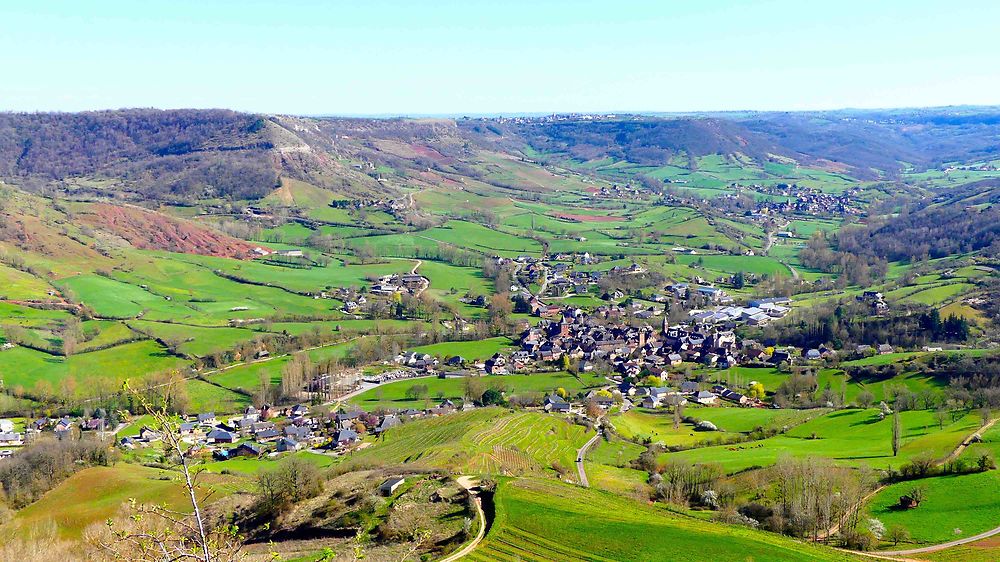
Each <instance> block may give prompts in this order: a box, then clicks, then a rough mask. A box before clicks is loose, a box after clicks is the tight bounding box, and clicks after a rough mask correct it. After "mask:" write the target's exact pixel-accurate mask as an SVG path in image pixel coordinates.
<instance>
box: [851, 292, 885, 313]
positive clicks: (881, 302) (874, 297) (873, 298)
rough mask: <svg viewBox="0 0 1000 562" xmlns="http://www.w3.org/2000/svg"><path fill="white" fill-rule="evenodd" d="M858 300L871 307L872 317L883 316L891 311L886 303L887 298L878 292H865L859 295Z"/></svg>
mask: <svg viewBox="0 0 1000 562" xmlns="http://www.w3.org/2000/svg"><path fill="white" fill-rule="evenodd" d="M857 299H858V301H860V302H863V303H865V304H867V305H868V306H869V307H870V309H871V313H872V316H881V315H882V314H883V313H885V312H886V311H887V310H889V304H888V303H886V302H885V297H884V296H883V295H882V293H880V292H878V291H865V292H864V293H862V294H860V295H858V297H857Z"/></svg>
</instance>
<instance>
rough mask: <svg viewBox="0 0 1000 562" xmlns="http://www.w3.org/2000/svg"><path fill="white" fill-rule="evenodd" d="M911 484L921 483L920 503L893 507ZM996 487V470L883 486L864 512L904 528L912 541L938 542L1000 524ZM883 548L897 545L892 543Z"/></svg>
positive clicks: (998, 479) (998, 478)
mask: <svg viewBox="0 0 1000 562" xmlns="http://www.w3.org/2000/svg"><path fill="white" fill-rule="evenodd" d="M914 486H921V487H923V488H924V491H925V498H924V500H923V501H922V502H921V503H920V506H919V507H917V508H914V509H907V510H900V509H895V506H896V505H898V503H899V497H900V496H902V495H904V494H906V493H908V492H909V491H910V490H911V489H912V488H913V487H914ZM998 489H1000V473H998V472H997V471H996V470H991V471H988V472H982V473H978V474H965V475H961V476H955V475H948V476H935V477H932V478H924V479H921V480H916V481H911V482H900V483H898V484H893V485H891V486H888V487H886V488H885V489H884V490H882V491H880V492H879V493H878V494H877V495H876V496H875V497H873V498H872V499H871V501H870V502H869V503H868V505H867V506H866V511H867V514H868V515H869V516H870V517H874V518H876V519H878V520H880V521H882V523H884V524H885V526H886V527H887V528H888V527H890V526H892V525H901V526H902V527H904V528H905V529H906V530H907V531H909V533H910V536H911V538H912V542H913V543H915V544H918V545H924V544H937V543H943V542H948V541H952V540H955V539H961V538H964V537H970V536H973V535H977V534H979V533H981V532H983V531H986V530H989V529H992V528H994V527H996V526H997V525H998V524H1000V496H998V495H997V490H998ZM885 547H886V548H892V549H895V548H897V547H893V546H892V545H891V544H890V545H885ZM898 548H905V547H902V546H900V547H898Z"/></svg>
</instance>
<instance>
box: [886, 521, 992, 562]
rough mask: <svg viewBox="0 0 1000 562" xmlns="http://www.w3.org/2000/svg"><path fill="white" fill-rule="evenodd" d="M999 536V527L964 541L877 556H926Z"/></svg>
mask: <svg viewBox="0 0 1000 562" xmlns="http://www.w3.org/2000/svg"><path fill="white" fill-rule="evenodd" d="M998 534H1000V527H996V528H993V529H990V530H989V531H986V532H984V533H979V534H978V535H973V536H971V537H965V538H964V539H956V540H953V541H951V542H946V543H941V544H935V545H932V546H925V547H923V548H910V549H907V550H884V551H879V552H877V554H881V555H884V556H908V555H910V554H926V553H928V552H937V551H939V550H944V549H946V548H951V547H953V546H961V545H963V544H968V543H970V542H976V541H978V540H982V539H987V538H989V537H992V536H994V535H998Z"/></svg>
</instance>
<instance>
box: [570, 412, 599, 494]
mask: <svg viewBox="0 0 1000 562" xmlns="http://www.w3.org/2000/svg"><path fill="white" fill-rule="evenodd" d="M600 438H601V426H600V425H598V426H597V434H596V435H594V436H593V437H591V438H590V440H589V441H587V442H586V443H584V444H583V447H580V449H579V450H578V451H577V452H576V472H577V474H578V475H579V477H580V485H581V486H583V487H584V488H589V487H590V481H589V480H587V471H586V470H584V468H583V461H584V460H585V459H586V457H587V450H588V449H590V448H591V447H593V446H594V443H596V442H597V440H598V439H600Z"/></svg>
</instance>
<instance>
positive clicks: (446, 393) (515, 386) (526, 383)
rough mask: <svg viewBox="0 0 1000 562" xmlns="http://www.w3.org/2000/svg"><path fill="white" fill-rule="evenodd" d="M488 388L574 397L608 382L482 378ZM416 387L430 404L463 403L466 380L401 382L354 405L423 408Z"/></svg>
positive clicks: (565, 377)
mask: <svg viewBox="0 0 1000 562" xmlns="http://www.w3.org/2000/svg"><path fill="white" fill-rule="evenodd" d="M482 382H483V383H484V384H485V385H486V387H487V388H497V389H499V390H503V391H506V392H507V394H508V395H513V394H545V393H549V392H552V391H554V390H555V389H557V388H563V389H565V390H566V391H567V392H569V393H570V394H576V393H578V392H582V391H585V390H588V389H592V388H597V387H601V386H604V385H605V384H606V383H607V381H606V380H605V379H604V378H603V377H600V376H597V375H591V374H582V375H580V377H579V378H577V377H574V376H573V375H571V374H569V373H537V374H532V375H491V376H487V377H483V378H482ZM414 385H421V386H426V387H427V401H429V402H430V403H436V402H440V401H441V400H443V399H450V400H452V401H461V400H462V398H463V394H464V385H465V383H464V381H463V380H462V378H461V377H449V378H444V379H441V378H437V377H424V378H420V379H418V380H401V381H396V382H391V383H388V384H383V385H381V386H379V387H377V388H373V389H371V390H367V391H365V392H364V393H362V394H359V395H358V396H355V397H354V398H352V399H351V403H352V404H355V405H357V406H359V407H361V408H364V409H365V410H375V409H380V408H381V409H388V408H396V409H406V408H423V407H424V405H425V400H424V399H408V398H406V390H407V389H408V388H410V387H411V386H414Z"/></svg>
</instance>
